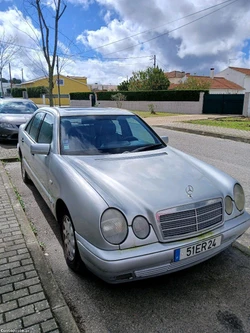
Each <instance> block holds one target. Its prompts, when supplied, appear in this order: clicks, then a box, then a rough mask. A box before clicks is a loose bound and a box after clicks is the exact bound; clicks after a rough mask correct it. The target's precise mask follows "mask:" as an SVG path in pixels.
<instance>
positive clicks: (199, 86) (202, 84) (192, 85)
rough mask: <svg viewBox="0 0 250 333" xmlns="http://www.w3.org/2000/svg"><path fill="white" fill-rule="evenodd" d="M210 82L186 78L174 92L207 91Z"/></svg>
mask: <svg viewBox="0 0 250 333" xmlns="http://www.w3.org/2000/svg"><path fill="white" fill-rule="evenodd" d="M210 87H211V82H210V81H209V80H207V79H206V80H204V79H202V78H198V77H197V78H196V77H188V78H187V80H186V81H185V82H183V83H180V84H179V85H178V86H177V87H176V88H175V90H209V88H210Z"/></svg>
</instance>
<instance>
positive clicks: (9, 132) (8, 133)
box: [0, 127, 18, 141]
mask: <svg viewBox="0 0 250 333" xmlns="http://www.w3.org/2000/svg"><path fill="white" fill-rule="evenodd" d="M0 140H6V141H13V140H15V141H17V140H18V128H3V127H2V128H0Z"/></svg>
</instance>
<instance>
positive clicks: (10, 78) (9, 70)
mask: <svg viewBox="0 0 250 333" xmlns="http://www.w3.org/2000/svg"><path fill="white" fill-rule="evenodd" d="M9 74H10V94H11V95H12V78H11V67H10V62H9Z"/></svg>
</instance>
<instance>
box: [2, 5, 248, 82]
mask: <svg viewBox="0 0 250 333" xmlns="http://www.w3.org/2000/svg"><path fill="white" fill-rule="evenodd" d="M40 1H41V3H42V6H43V12H44V14H45V18H46V21H47V23H48V25H49V26H50V27H51V29H50V35H51V40H50V48H51V54H52V50H53V34H54V30H53V26H54V21H53V17H54V14H55V11H54V5H55V3H57V1H58V0H40ZM62 1H63V0H62ZM34 2H35V1H34V0H0V47H1V45H5V46H6V45H15V47H17V49H18V50H17V52H16V53H15V54H14V56H13V57H12V58H11V60H10V68H11V76H12V78H13V77H15V78H18V79H23V80H24V81H28V80H33V79H36V78H38V77H42V76H45V75H46V72H47V67H46V62H45V59H44V56H43V53H42V46H41V45H42V43H41V32H40V29H39V24H38V17H37V12H36V10H35V8H34V6H32V3H33V4H34ZM64 4H65V5H66V9H65V11H64V12H63V14H62V16H61V18H60V20H59V35H58V49H57V55H58V63H59V70H60V73H61V74H63V75H72V76H85V77H87V82H88V84H94V83H98V84H103V85H109V84H110V85H116V84H119V83H121V82H122V81H124V80H127V79H129V78H130V77H131V76H132V73H133V72H137V71H139V70H146V69H147V68H148V67H152V66H154V59H155V65H157V66H159V67H160V68H161V69H163V70H164V71H165V72H169V71H174V70H178V71H185V72H188V73H191V74H196V75H209V72H210V68H214V69H215V74H216V73H218V72H220V71H221V70H223V69H225V68H227V67H228V66H234V67H245V68H250V3H249V0H227V1H226V0H203V1H200V0H178V1H176V0H64V2H62V8H64ZM9 49H11V47H10V48H9ZM154 56H155V57H154ZM55 70H56V68H55ZM2 72H3V77H5V78H6V79H9V64H8V65H6V66H5V67H4V68H3V71H2Z"/></svg>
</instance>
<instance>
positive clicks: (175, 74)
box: [165, 71, 185, 79]
mask: <svg viewBox="0 0 250 333" xmlns="http://www.w3.org/2000/svg"><path fill="white" fill-rule="evenodd" d="M165 75H166V76H167V77H168V78H169V79H174V78H182V77H184V76H185V72H180V71H172V72H167V73H165Z"/></svg>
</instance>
